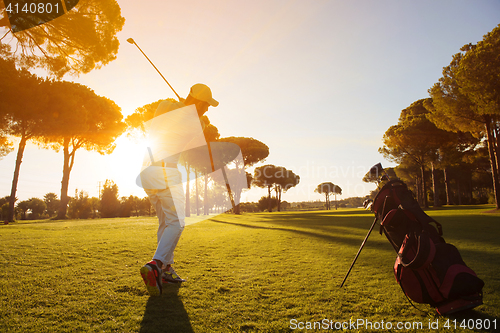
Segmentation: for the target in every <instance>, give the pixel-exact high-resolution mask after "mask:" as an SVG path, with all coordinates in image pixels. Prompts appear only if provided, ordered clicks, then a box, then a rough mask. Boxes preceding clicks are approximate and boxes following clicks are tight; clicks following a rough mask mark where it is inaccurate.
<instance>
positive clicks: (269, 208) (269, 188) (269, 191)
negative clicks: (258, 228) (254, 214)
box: [267, 185, 273, 213]
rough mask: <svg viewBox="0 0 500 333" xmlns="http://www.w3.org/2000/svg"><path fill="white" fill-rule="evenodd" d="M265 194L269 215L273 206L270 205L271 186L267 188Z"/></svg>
mask: <svg viewBox="0 0 500 333" xmlns="http://www.w3.org/2000/svg"><path fill="white" fill-rule="evenodd" d="M267 192H268V197H267V202H268V204H269V206H268V210H269V213H271V212H272V211H273V206H272V205H271V185H268V186H267Z"/></svg>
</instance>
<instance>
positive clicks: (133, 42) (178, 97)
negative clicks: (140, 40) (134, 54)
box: [132, 40, 181, 101]
mask: <svg viewBox="0 0 500 333" xmlns="http://www.w3.org/2000/svg"><path fill="white" fill-rule="evenodd" d="M132 44H134V45H135V46H137V48H138V49H139V51H141V53H142V54H143V55H144V56H145V57H146V59H148V61H149V63H150V64H151V65H152V66H153V67H154V68H155V69H156V71H157V72H158V74H160V76H161V77H162V78H163V80H165V82H166V83H167V84H168V86H169V87H170V89H172V91H173V92H174V94H175V96H177V99H179V101H181V97H180V96H179V95H178V94H177V93H176V92H175V90H174V88H172V86H171V85H170V83H168V81H167V79H165V77H164V76H163V74H162V73H161V72H160V71H159V70H158V68H156V66H155V64H153V62H152V61H151V60H150V59H149V58H148V56H147V55H146V53H144V51H142V49H141V48H140V47H139V45H137V43H136V42H135V41H134V40H132Z"/></svg>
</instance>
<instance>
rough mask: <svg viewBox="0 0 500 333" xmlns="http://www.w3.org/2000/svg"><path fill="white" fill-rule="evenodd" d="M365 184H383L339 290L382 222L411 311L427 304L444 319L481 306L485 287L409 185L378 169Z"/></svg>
mask: <svg viewBox="0 0 500 333" xmlns="http://www.w3.org/2000/svg"><path fill="white" fill-rule="evenodd" d="M382 174H383V175H382ZM363 180H364V181H376V182H377V183H378V186H380V184H381V183H382V182H384V183H385V184H384V185H383V186H382V188H380V187H379V188H380V191H379V193H378V194H377V196H376V197H375V199H374V200H373V202H370V201H367V202H365V208H367V207H370V208H371V211H372V212H373V213H374V214H375V220H374V221H373V224H372V226H371V228H370V231H369V232H368V234H367V235H366V237H365V239H364V241H363V243H362V244H361V247H360V249H359V250H358V253H357V255H356V257H355V258H354V260H353V262H352V264H351V267H350V268H349V271H348V272H347V274H346V276H345V278H344V281H342V284H341V287H342V286H343V285H344V283H345V281H346V279H347V277H348V275H349V273H350V272H351V269H352V267H353V266H354V263H355V262H356V260H357V258H358V256H359V254H360V253H361V250H362V248H363V247H364V245H365V243H366V241H367V239H368V237H369V235H370V233H371V231H372V230H373V228H374V226H375V224H376V222H377V221H380V234H382V233H383V234H384V235H385V236H386V237H387V239H388V240H389V243H390V244H391V245H392V247H393V248H394V250H395V251H396V253H397V257H396V262H395V263H394V276H395V278H396V281H397V282H398V284H399V285H400V287H401V289H402V290H403V292H404V294H405V295H406V297H407V298H408V300H409V301H410V303H411V304H412V305H413V303H412V302H411V300H413V301H414V302H417V303H426V304H429V305H431V306H432V307H435V308H436V311H437V312H438V313H439V314H441V315H445V314H450V313H454V312H458V311H462V310H465V309H471V308H474V307H476V306H478V305H481V304H482V288H483V286H484V282H483V281H482V280H481V279H480V278H478V277H477V275H476V273H474V271H473V270H472V269H470V268H469V267H467V265H466V264H465V263H464V261H463V260H462V257H461V255H460V253H459V251H458V250H457V248H456V247H455V246H453V245H452V244H449V243H446V242H445V240H444V238H443V237H442V236H443V228H442V226H441V224H440V223H438V222H437V221H436V220H434V219H433V218H431V217H430V216H429V215H427V214H426V213H425V212H424V211H423V210H422V209H421V208H420V206H419V205H418V202H417V201H416V200H415V198H414V197H413V194H412V192H411V191H410V190H409V189H408V187H407V186H406V184H405V183H404V182H403V181H401V180H399V179H393V180H391V179H390V178H389V176H388V175H387V174H386V173H385V171H384V170H383V168H382V165H381V164H380V163H379V164H377V165H375V166H374V167H372V168H371V169H370V171H369V172H368V173H367V174H366V175H365V177H364V178H363ZM413 306H414V305H413Z"/></svg>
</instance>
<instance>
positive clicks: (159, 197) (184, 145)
mask: <svg viewBox="0 0 500 333" xmlns="http://www.w3.org/2000/svg"><path fill="white" fill-rule="evenodd" d="M127 41H128V42H129V43H131V44H134V45H135V46H137V48H138V49H139V50H140V51H141V53H142V54H143V55H144V56H145V57H146V59H148V61H149V62H150V63H151V65H152V66H153V67H154V68H155V69H156V71H157V72H158V73H159V74H160V75H161V77H162V78H163V79H164V80H165V82H166V83H167V84H168V86H169V87H170V88H171V89H172V91H173V92H174V93H175V95H176V96H177V98H178V100H179V102H171V101H168V100H167V101H163V102H162V103H160V104H159V105H158V108H157V109H156V112H155V115H154V117H153V119H152V120H151V121H150V124H149V129H148V136H149V147H148V152H147V154H146V156H145V158H144V162H143V167H142V170H141V173H140V176H139V177H138V180H137V182H138V184H139V185H140V186H142V187H143V188H144V190H145V192H146V193H147V194H148V196H149V200H150V202H151V204H152V205H153V206H154V208H155V210H156V214H157V217H158V223H159V226H158V231H157V248H156V252H155V254H154V255H153V258H152V260H151V261H150V262H148V263H146V264H145V265H144V266H143V267H142V268H141V269H140V272H141V276H142V278H143V280H144V283H145V285H146V288H147V290H148V292H149V294H150V295H151V296H159V295H161V293H162V288H163V284H164V283H179V282H184V281H185V280H184V279H182V278H181V277H180V276H179V275H178V274H177V273H176V272H175V270H174V269H173V267H172V265H173V263H174V259H173V258H174V250H175V247H176V245H177V242H178V241H179V238H180V236H181V233H182V231H183V230H184V225H185V221H184V220H185V212H184V210H185V195H184V190H183V186H182V177H181V173H180V171H179V170H178V169H177V163H178V162H179V158H180V155H181V153H182V152H185V151H188V150H190V149H191V150H195V149H196V148H201V149H199V151H200V152H201V153H200V154H202V155H203V154H205V155H208V156H209V159H208V158H206V160H209V161H210V162H207V164H208V163H209V164H210V165H211V170H212V172H214V171H215V167H214V159H213V156H212V152H211V149H210V145H209V144H208V142H206V139H205V136H204V134H203V129H204V127H205V124H204V123H203V121H202V119H201V118H202V116H203V115H204V114H205V113H206V112H207V111H208V108H209V107H210V106H212V107H216V106H217V105H218V104H219V102H217V101H216V100H215V99H213V97H212V92H211V90H210V88H209V87H208V86H206V85H204V84H195V85H193V86H192V87H191V89H190V92H189V94H188V96H187V97H186V99H182V98H181V97H180V96H179V95H178V94H177V93H176V92H175V90H174V89H173V88H172V86H171V85H170V83H168V81H167V80H166V79H165V77H164V76H163V75H162V74H161V73H160V71H159V70H158V68H156V66H155V65H154V64H153V62H152V61H151V60H150V59H149V58H148V57H147V56H146V54H145V53H144V52H143V51H142V49H141V48H140V47H139V46H138V45H137V43H136V42H135V41H134V40H133V39H132V38H129V39H127ZM203 147H206V148H205V149H204V148H203ZM221 171H222V174H223V175H224V180H225V182H226V187H227V189H228V194H229V197H230V199H231V203H232V205H233V207H234V201H233V199H232V193H231V191H230V186H229V182H228V180H227V176H226V173H225V170H224V168H222V170H221Z"/></svg>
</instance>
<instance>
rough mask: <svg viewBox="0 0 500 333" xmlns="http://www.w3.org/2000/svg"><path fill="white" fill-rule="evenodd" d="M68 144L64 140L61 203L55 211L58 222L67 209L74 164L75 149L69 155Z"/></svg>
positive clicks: (63, 216)
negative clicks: (70, 177)
mask: <svg viewBox="0 0 500 333" xmlns="http://www.w3.org/2000/svg"><path fill="white" fill-rule="evenodd" d="M69 142H70V140H69V139H67V138H64V143H63V153H64V162H63V177H62V181H61V202H60V204H59V209H58V211H57V219H58V220H62V219H65V218H66V211H67V209H68V202H69V197H68V186H69V175H70V173H71V169H72V168H73V163H74V162H75V148H73V151H72V152H71V153H70V152H69Z"/></svg>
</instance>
